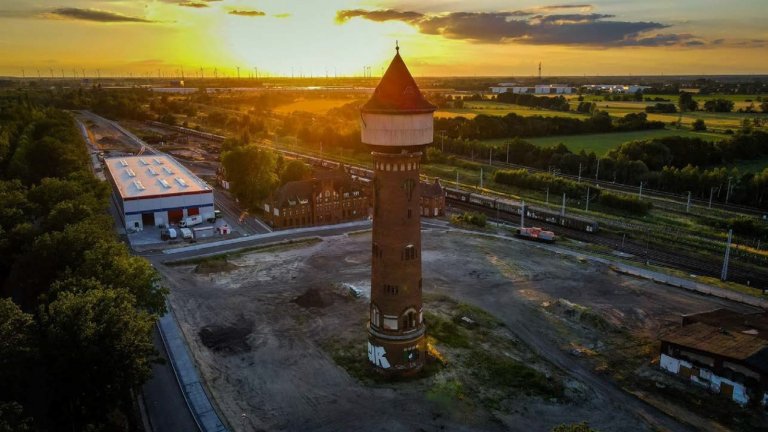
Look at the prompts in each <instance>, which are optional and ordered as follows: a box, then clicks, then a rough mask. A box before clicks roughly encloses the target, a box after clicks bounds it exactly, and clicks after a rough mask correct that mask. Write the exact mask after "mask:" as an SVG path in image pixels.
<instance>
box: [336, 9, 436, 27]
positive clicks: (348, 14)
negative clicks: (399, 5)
mask: <svg viewBox="0 0 768 432" xmlns="http://www.w3.org/2000/svg"><path fill="white" fill-rule="evenodd" d="M358 17H359V18H364V19H367V20H369V21H376V22H383V21H404V22H407V23H411V24H412V23H415V22H418V21H420V20H421V19H423V18H424V15H423V14H421V13H419V12H409V11H404V12H401V11H397V10H394V9H382V10H374V11H367V10H363V9H350V10H340V11H338V12H336V22H338V23H344V22H347V21H349V20H351V19H352V18H358Z"/></svg>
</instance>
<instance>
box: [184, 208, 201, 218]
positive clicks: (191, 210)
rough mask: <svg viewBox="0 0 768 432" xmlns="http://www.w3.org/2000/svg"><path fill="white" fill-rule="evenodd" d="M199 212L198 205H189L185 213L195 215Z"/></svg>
mask: <svg viewBox="0 0 768 432" xmlns="http://www.w3.org/2000/svg"><path fill="white" fill-rule="evenodd" d="M199 214H200V207H191V208H188V209H187V215H189V216H197V215H199Z"/></svg>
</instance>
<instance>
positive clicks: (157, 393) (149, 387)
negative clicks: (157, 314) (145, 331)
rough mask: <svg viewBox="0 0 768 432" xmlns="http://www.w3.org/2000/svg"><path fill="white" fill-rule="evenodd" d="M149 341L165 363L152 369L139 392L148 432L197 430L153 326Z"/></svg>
mask: <svg viewBox="0 0 768 432" xmlns="http://www.w3.org/2000/svg"><path fill="white" fill-rule="evenodd" d="M153 338H154V343H155V349H157V351H158V352H159V353H160V356H161V357H162V358H163V360H165V364H156V365H153V366H152V378H150V379H149V381H147V382H146V383H145V384H144V387H143V389H142V390H143V391H142V393H143V395H144V404H145V405H146V407H147V415H148V416H149V421H150V424H151V425H152V430H153V431H154V432H177V431H179V432H193V431H197V430H198V428H197V424H196V423H195V420H194V418H193V417H192V414H191V413H190V412H189V407H187V403H186V401H185V400H184V396H183V395H182V394H181V390H180V388H179V383H178V381H176V375H174V373H173V369H172V368H171V364H170V362H169V360H168V353H167V352H166V351H165V346H164V345H163V342H162V340H161V339H160V334H159V333H158V330H157V327H155V331H154V334H153Z"/></svg>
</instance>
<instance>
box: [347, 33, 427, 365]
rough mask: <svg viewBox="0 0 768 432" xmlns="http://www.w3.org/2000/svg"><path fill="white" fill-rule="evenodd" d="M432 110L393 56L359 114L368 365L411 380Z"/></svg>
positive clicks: (417, 352) (417, 350) (420, 358)
mask: <svg viewBox="0 0 768 432" xmlns="http://www.w3.org/2000/svg"><path fill="white" fill-rule="evenodd" d="M435 109H436V107H435V106H434V105H432V104H430V103H429V102H427V101H426V99H424V97H423V96H422V94H421V92H420V91H419V88H418V86H417V85H416V82H415V81H414V79H413V77H412V76H411V74H410V72H409V71H408V68H407V67H406V66H405V63H404V62H403V60H402V58H401V57H400V53H399V48H398V53H397V54H396V55H395V58H394V59H393V60H392V63H391V64H390V65H389V68H388V69H387V71H386V73H385V74H384V76H383V77H382V78H381V82H379V85H378V86H377V87H376V90H375V91H374V93H373V96H372V97H371V99H370V100H369V101H368V102H367V103H366V104H365V105H364V106H363V107H362V109H361V113H360V114H361V116H360V117H361V122H360V131H361V136H362V141H363V143H365V144H368V145H369V147H370V148H371V155H372V157H373V165H374V176H373V235H372V237H373V238H372V245H371V255H372V260H371V305H370V320H369V325H368V359H369V361H370V362H371V364H372V365H373V366H374V367H375V368H376V370H377V371H379V372H381V373H384V374H388V375H408V374H412V373H415V372H418V371H419V370H420V369H421V368H422V366H423V365H424V361H425V359H426V349H427V347H426V339H425V336H426V328H425V325H424V319H423V310H422V296H421V287H422V279H421V216H420V213H421V212H420V203H419V200H420V198H421V194H420V191H419V189H420V186H419V165H420V161H421V156H422V152H423V151H424V147H425V146H426V145H427V144H430V143H431V142H432V139H433V136H434V134H433V118H432V117H433V113H434V111H435Z"/></svg>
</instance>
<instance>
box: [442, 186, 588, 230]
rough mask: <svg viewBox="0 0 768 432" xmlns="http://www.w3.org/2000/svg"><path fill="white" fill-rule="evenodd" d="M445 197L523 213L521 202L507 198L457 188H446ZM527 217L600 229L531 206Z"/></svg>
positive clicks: (577, 218) (553, 211) (573, 217)
mask: <svg viewBox="0 0 768 432" xmlns="http://www.w3.org/2000/svg"><path fill="white" fill-rule="evenodd" d="M445 197H446V199H448V200H455V201H461V202H464V203H470V204H475V205H479V206H482V207H486V208H489V209H495V210H498V211H500V212H504V213H507V214H514V215H518V216H519V215H521V214H522V211H523V210H522V204H521V202H520V201H516V200H511V199H507V198H495V197H489V196H485V195H480V194H476V193H472V192H466V191H462V190H460V189H456V188H445ZM525 217H526V218H528V219H531V220H540V221H543V222H547V223H550V224H556V225H560V226H563V227H568V228H573V229H578V230H580V231H584V232H588V233H595V232H597V231H598V229H599V225H598V223H597V221H594V220H591V219H586V218H583V217H580V216H574V215H565V216H561V215H560V212H559V211H556V210H550V209H544V208H540V207H535V206H529V205H526V206H525Z"/></svg>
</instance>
